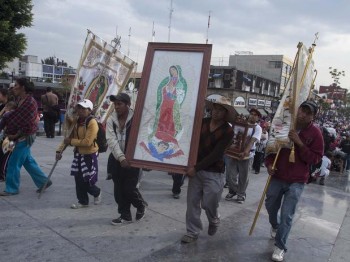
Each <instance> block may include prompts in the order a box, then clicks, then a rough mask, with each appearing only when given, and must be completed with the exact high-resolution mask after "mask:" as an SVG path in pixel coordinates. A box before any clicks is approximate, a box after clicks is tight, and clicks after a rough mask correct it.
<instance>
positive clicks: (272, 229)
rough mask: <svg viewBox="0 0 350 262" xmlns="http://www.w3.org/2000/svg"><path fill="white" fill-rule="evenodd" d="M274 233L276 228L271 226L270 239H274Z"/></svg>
mask: <svg viewBox="0 0 350 262" xmlns="http://www.w3.org/2000/svg"><path fill="white" fill-rule="evenodd" d="M276 234H277V228H273V227H271V229H270V235H271V238H272V239H275V237H276Z"/></svg>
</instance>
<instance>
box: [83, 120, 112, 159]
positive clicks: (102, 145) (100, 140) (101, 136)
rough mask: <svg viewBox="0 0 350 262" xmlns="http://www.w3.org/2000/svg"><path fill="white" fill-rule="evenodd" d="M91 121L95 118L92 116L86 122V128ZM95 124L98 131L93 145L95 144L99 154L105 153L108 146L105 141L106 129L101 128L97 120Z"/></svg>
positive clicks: (101, 125)
mask: <svg viewBox="0 0 350 262" xmlns="http://www.w3.org/2000/svg"><path fill="white" fill-rule="evenodd" d="M91 119H95V118H94V117H93V116H91V117H89V118H88V119H87V120H86V127H87V126H88V124H89V122H90V120H91ZM95 120H96V119H95ZM96 122H97V125H98V131H97V138H96V139H95V141H94V143H97V145H98V152H99V153H105V152H106V151H107V149H108V144H107V139H106V128H105V127H104V126H103V124H102V123H100V122H98V121H97V120H96Z"/></svg>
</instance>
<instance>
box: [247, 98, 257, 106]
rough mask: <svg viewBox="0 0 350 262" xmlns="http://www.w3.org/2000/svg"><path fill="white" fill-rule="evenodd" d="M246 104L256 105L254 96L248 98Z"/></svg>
mask: <svg viewBox="0 0 350 262" xmlns="http://www.w3.org/2000/svg"><path fill="white" fill-rule="evenodd" d="M248 104H249V105H251V106H256V105H257V100H256V99H255V98H249V100H248Z"/></svg>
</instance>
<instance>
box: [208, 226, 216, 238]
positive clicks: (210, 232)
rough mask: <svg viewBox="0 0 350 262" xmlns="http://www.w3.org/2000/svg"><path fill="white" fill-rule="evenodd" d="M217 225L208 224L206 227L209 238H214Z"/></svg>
mask: <svg viewBox="0 0 350 262" xmlns="http://www.w3.org/2000/svg"><path fill="white" fill-rule="evenodd" d="M218 227H219V226H218V225H217V224H209V227H208V235H209V236H214V235H215V234H216V232H217V231H218Z"/></svg>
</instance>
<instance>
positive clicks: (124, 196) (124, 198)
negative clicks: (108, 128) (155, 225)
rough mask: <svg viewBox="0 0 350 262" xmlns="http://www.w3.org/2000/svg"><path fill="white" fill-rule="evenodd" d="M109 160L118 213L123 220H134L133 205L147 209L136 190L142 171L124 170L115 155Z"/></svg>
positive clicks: (140, 208)
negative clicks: (132, 215) (131, 209)
mask: <svg viewBox="0 0 350 262" xmlns="http://www.w3.org/2000/svg"><path fill="white" fill-rule="evenodd" d="M111 155H112V154H111ZM108 160H109V161H108V162H109V165H110V166H109V167H110V170H111V173H112V180H113V183H114V200H115V202H116V203H117V204H118V213H119V214H120V216H121V217H122V218H123V219H128V220H130V219H131V218H132V217H131V211H130V208H131V205H133V206H134V207H135V208H137V209H139V210H142V209H144V208H145V201H144V200H143V197H142V195H141V193H140V191H139V190H138V189H137V188H136V186H137V183H138V181H139V174H140V169H139V168H135V167H130V168H123V167H122V166H121V165H120V163H119V161H118V160H116V159H115V158H114V156H113V155H112V157H110V158H109V159H108Z"/></svg>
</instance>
